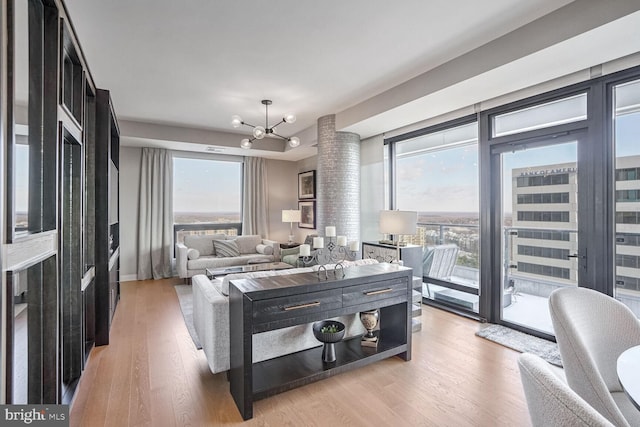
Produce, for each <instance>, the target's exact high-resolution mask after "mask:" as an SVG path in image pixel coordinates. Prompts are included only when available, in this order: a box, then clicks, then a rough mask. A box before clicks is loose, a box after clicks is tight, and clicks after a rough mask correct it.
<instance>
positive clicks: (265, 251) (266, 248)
mask: <svg viewBox="0 0 640 427" xmlns="http://www.w3.org/2000/svg"><path fill="white" fill-rule="evenodd" d="M256 252H257V253H259V254H262V255H273V246H271V245H262V244H260V245H258V246H256Z"/></svg>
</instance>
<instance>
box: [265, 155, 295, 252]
mask: <svg viewBox="0 0 640 427" xmlns="http://www.w3.org/2000/svg"><path fill="white" fill-rule="evenodd" d="M266 163H267V179H268V180H269V197H268V201H269V218H268V220H267V222H268V225H269V235H268V236H267V237H268V238H269V239H272V240H276V241H278V242H286V241H287V240H289V226H290V224H289V223H283V222H282V211H283V210H284V209H297V208H298V202H297V200H298V169H297V168H296V163H295V162H289V161H285V160H269V159H267V161H266ZM293 234H294V236H296V241H299V240H298V226H297V225H296V224H293Z"/></svg>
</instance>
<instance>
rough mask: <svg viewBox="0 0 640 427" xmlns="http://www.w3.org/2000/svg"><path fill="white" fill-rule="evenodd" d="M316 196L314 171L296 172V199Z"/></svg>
mask: <svg viewBox="0 0 640 427" xmlns="http://www.w3.org/2000/svg"><path fill="white" fill-rule="evenodd" d="M315 198H316V171H315V170H310V171H306V172H300V173H299V174H298V200H302V199H315Z"/></svg>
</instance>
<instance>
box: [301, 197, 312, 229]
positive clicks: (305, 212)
mask: <svg viewBox="0 0 640 427" xmlns="http://www.w3.org/2000/svg"><path fill="white" fill-rule="evenodd" d="M298 209H300V222H299V223H298V228H316V202H315V201H310V202H298Z"/></svg>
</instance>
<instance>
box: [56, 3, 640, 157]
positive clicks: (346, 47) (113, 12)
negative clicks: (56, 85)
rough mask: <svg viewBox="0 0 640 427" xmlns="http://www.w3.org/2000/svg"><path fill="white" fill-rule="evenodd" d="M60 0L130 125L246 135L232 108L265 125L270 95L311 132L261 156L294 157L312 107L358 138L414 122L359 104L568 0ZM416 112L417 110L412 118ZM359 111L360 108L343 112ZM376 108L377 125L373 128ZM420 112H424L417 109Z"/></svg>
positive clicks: (276, 111)
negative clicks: (292, 146)
mask: <svg viewBox="0 0 640 427" xmlns="http://www.w3.org/2000/svg"><path fill="white" fill-rule="evenodd" d="M578 1H580V2H590V0H578ZM65 3H66V5H67V9H68V11H69V14H70V16H71V20H72V22H73V25H74V27H75V29H76V31H77V34H78V38H79V39H80V43H81V46H82V49H83V51H84V53H85V56H86V58H87V61H88V63H89V67H90V69H91V73H92V75H93V78H94V80H95V82H96V85H97V86H98V87H101V88H107V89H109V90H110V91H111V97H112V99H113V102H114V105H115V109H116V112H117V114H118V117H119V119H120V120H121V121H124V122H142V124H140V123H137V124H136V125H138V126H137V127H136V128H137V129H141V126H142V125H144V124H161V125H166V126H171V127H172V128H173V127H175V128H176V129H178V130H179V129H185V134H187V133H189V130H192V129H197V130H198V131H202V130H204V131H221V132H225V133H234V132H235V133H238V132H244V134H248V132H245V131H244V130H242V129H233V128H232V127H231V125H230V118H231V115H233V114H239V115H241V116H242V117H243V119H245V120H246V121H248V122H251V123H254V124H261V123H262V122H263V121H264V106H263V105H261V104H260V100H261V99H271V100H273V105H272V106H271V108H270V116H271V117H274V118H275V117H278V116H281V115H282V114H284V113H285V112H288V111H293V112H295V113H296V114H297V116H298V121H297V122H296V123H295V124H293V125H282V126H281V127H280V128H279V129H278V131H279V133H281V134H283V135H285V136H293V135H295V134H300V135H303V136H305V137H306V139H307V141H305V140H303V147H301V148H299V149H297V150H298V152H297V153H296V150H289V151H286V152H285V153H282V152H280V151H276V152H271V153H266V154H265V155H266V156H267V157H277V158H282V159H289V160H296V159H299V158H304V157H306V156H308V155H312V154H313V152H314V151H313V149H312V148H310V143H309V141H308V140H309V139H313V128H314V126H315V123H316V121H317V119H318V117H321V116H323V115H326V114H333V113H340V112H343V111H345V112H347V113H348V114H345V120H344V121H345V122H346V123H345V128H347V127H349V126H350V127H352V128H353V129H358V123H360V122H362V123H365V122H367V121H369V122H367V126H362V127H361V129H362V131H363V132H365V133H369V135H363V136H370V134H371V133H372V132H379V131H380V129H382V130H383V131H384V130H385V129H386V130H390V129H394V128H396V127H398V125H406V124H408V123H409V122H407V123H403V122H402V120H400V121H398V120H397V116H398V111H395V113H394V114H392V116H393V120H391V121H389V123H388V124H385V122H384V120H385V119H384V115H383V114H382V115H381V113H382V112H381V111H379V109H378V110H376V109H374V110H375V111H372V112H371V114H368V115H367V114H364V113H363V114H361V113H360V112H363V111H364V110H365V109H367V108H369V105H368V104H367V102H371V100H372V99H376V95H377V96H378V97H381V96H383V95H385V94H386V95H387V98H389V97H390V98H393V97H394V92H393V90H394V89H393V88H395V87H396V86H398V85H400V84H401V83H403V82H406V81H408V80H410V79H414V81H416V82H419V80H416V78H419V76H421V75H425V74H424V73H426V72H428V71H429V70H433V69H437V68H436V67H438V66H442V65H443V64H445V63H448V62H451V61H452V60H454V59H455V58H458V57H460V56H462V55H464V54H467V53H468V52H470V51H473V50H474V49H477V48H479V47H481V46H483V45H485V44H487V43H489V42H491V41H494V40H496V39H498V38H499V37H501V36H504V35H506V34H508V33H510V32H512V31H514V30H516V29H518V28H520V27H522V26H523V25H525V24H528V23H530V22H532V21H534V20H536V19H538V18H540V17H542V16H544V15H546V14H548V13H550V12H552V11H554V10H556V9H558V8H560V7H562V6H564V5H566V4H568V3H571V2H570V1H568V0H519V1H515V0H492V1H489V2H478V1H477V0H457V1H452V0H430V1H424V0H405V1H403V2H389V1H382V0H373V1H372V0H350V1H336V0H328V1H323V2H300V1H296V0H272V1H260V0H241V1H205V0H200V1H197V0H185V1H175V0H137V1H131V0H129V1H124V0H120V1H117V0H110V1H104V0H65ZM627 3H628V1H627ZM569 24H570V23H567V25H569ZM636 28H637V27H636ZM635 51H640V47H636V48H635ZM556 59H557V58H556ZM483 96H486V95H483ZM485 99H486V98H485ZM402 103H403V104H407V105H409V104H410V102H404V101H403V102H402ZM392 104H393V103H392ZM396 104H397V103H396ZM360 106H363V108H360ZM365 107H366V108H365ZM393 107H398V105H394V106H393ZM386 109H388V110H392V109H393V108H391V107H390V108H386ZM359 111H360V112H359ZM415 114H416V113H415V109H414V113H412V114H409V116H410V117H414V116H415ZM359 115H360V116H362V117H358V118H357V119H354V120H350V119H349V118H350V117H356V116H359ZM402 115H406V113H403V114H402ZM373 117H376V122H377V123H376V126H373V127H371V126H370V121H371V119H372V118H373ZM416 117H422V118H427V117H425V116H420V115H419V114H418V115H417V116H416ZM412 120H413V118H412ZM273 121H274V120H271V124H272V123H273ZM413 121H415V120H413ZM385 126H386V128H385ZM122 127H123V134H124V138H123V144H125V145H127V144H128V145H145V144H146V142H145V139H146V138H144V135H142V134H135V135H134V134H132V135H127V129H128V128H129V126H122ZM163 129H166V127H165V128H163ZM305 130H306V132H305ZM140 132H142V131H140ZM156 133H161V132H156ZM178 133H179V132H178ZM212 135H215V133H213V134H212ZM309 135H312V136H309ZM128 136H130V137H131V138H127V137H128ZM228 136H229V135H226V137H228ZM240 138H241V137H240V136H239V137H238V138H237V139H238V142H239V140H240ZM148 139H149V144H150V145H154V144H155V145H162V143H158V141H162V140H165V142H164V145H165V146H168V147H172V148H174V149H176V148H177V149H185V150H189V149H191V148H194V147H195V148H194V149H195V150H199V151H203V148H202V147H203V146H207V145H210V146H215V145H218V144H216V138H215V137H213V138H211V137H209V139H208V140H207V138H202V139H198V140H197V141H195V140H193V141H191V140H190V139H189V138H186V137H185V138H183V139H181V138H179V137H177V138H176V137H173V138H167V139H163V138H162V136H161V135H160V137H155V138H148ZM221 139H224V138H222V137H221ZM234 139H235V137H234ZM152 140H153V141H155V142H153V141H152ZM189 142H197V144H195V145H194V144H189ZM257 144H259V143H256V145H257ZM191 145H193V147H191ZM219 145H220V146H224V145H225V144H222V143H220V144H219ZM190 147H191V148H190ZM252 151H255V152H260V151H258V150H252ZM226 153H227V154H236V153H240V151H239V150H227V151H226ZM241 154H246V152H242V153H241Z"/></svg>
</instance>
